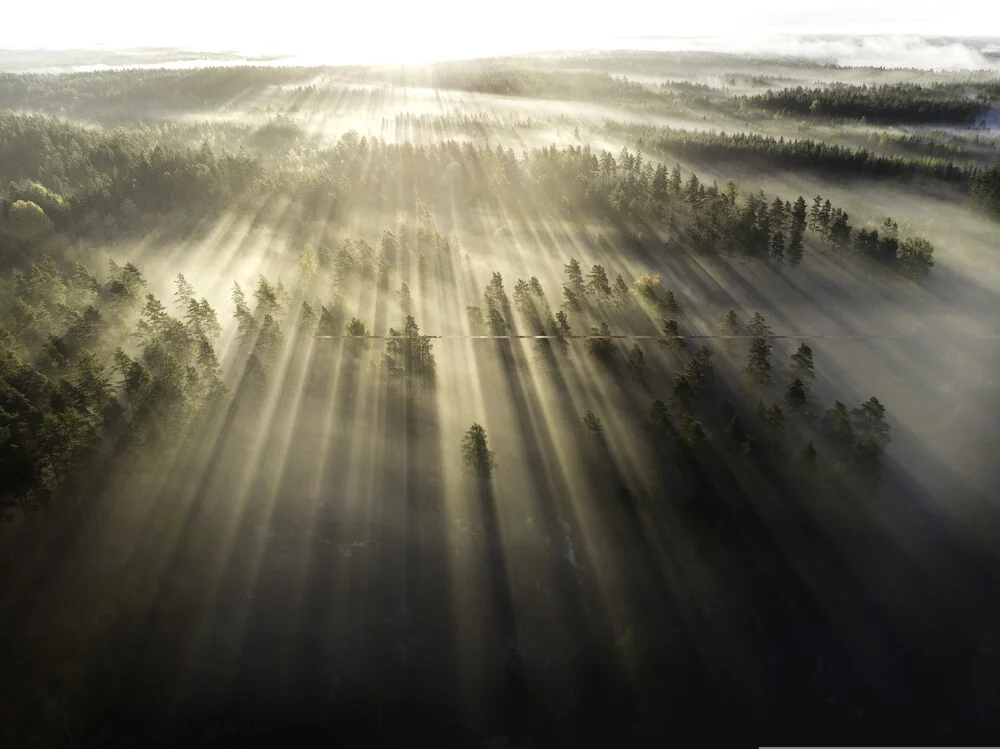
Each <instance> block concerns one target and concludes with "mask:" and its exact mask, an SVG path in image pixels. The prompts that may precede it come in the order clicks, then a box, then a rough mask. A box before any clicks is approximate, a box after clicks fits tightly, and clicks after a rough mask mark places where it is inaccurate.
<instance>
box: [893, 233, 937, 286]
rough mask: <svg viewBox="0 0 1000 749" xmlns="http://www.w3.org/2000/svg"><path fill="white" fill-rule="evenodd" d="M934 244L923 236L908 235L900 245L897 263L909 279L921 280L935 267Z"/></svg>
mask: <svg viewBox="0 0 1000 749" xmlns="http://www.w3.org/2000/svg"><path fill="white" fill-rule="evenodd" d="M933 254H934V245H932V244H931V243H930V242H928V241H927V240H926V239H924V238H923V237H908V238H907V239H904V240H903V241H902V243H901V244H900V246H899V257H898V259H897V261H896V262H897V265H898V268H899V272H900V273H902V274H903V275H904V276H906V277H907V278H909V279H912V280H914V281H921V280H923V279H925V278H927V276H929V275H930V272H931V268H933V267H934V260H933V259H932V255H933Z"/></svg>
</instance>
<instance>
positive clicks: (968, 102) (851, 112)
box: [740, 83, 996, 124]
mask: <svg viewBox="0 0 1000 749" xmlns="http://www.w3.org/2000/svg"><path fill="white" fill-rule="evenodd" d="M969 89H970V87H968V86H965V85H962V84H955V83H938V84H933V85H929V86H921V85H917V84H914V83H891V84H883V85H879V86H868V85H866V84H862V85H860V86H857V85H849V84H844V83H835V84H832V85H830V86H827V87H825V88H803V87H801V86H797V87H795V88H783V89H780V90H778V91H765V92H764V93H761V94H754V95H752V96H745V97H740V98H741V99H742V100H745V101H746V102H747V103H748V104H751V105H753V106H756V107H761V108H763V109H766V110H768V111H771V112H782V113H787V114H791V115H795V116H802V117H804V116H807V115H820V116H825V117H848V118H853V119H859V118H861V117H864V118H865V119H867V120H876V121H893V122H935V121H936V122H953V123H961V124H974V123H975V121H976V117H977V116H979V115H980V114H981V113H982V112H983V111H984V110H985V109H986V107H987V105H988V104H987V102H988V100H989V99H990V98H993V97H995V96H996V91H995V90H994V89H993V88H989V87H987V88H980V89H979V91H978V93H979V94H980V97H979V98H978V99H974V98H971V97H970V95H969Z"/></svg>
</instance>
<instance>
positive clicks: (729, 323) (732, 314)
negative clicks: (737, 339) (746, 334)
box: [715, 309, 740, 336]
mask: <svg viewBox="0 0 1000 749" xmlns="http://www.w3.org/2000/svg"><path fill="white" fill-rule="evenodd" d="M715 329H716V330H718V331H719V332H720V333H722V334H723V335H728V336H735V335H739V333H740V323H739V320H738V319H737V317H736V310H734V309H729V310H726V314H725V315H723V316H722V322H721V323H719V324H718V325H717V326H716V328H715Z"/></svg>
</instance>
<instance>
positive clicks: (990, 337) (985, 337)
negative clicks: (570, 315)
mask: <svg viewBox="0 0 1000 749" xmlns="http://www.w3.org/2000/svg"><path fill="white" fill-rule="evenodd" d="M410 337H411V336H407V335H315V336H313V338H314V339H316V340H348V339H367V340H396V339H406V338H410ZM413 337H419V338H433V339H435V340H499V341H510V340H554V341H559V340H563V341H565V340H597V339H600V340H606V339H616V340H646V341H669V340H753V339H757V338H764V339H768V340H775V339H777V340H783V339H794V340H820V339H834V340H865V339H877V340H917V339H921V338H923V339H935V338H938V339H940V338H944V339H948V338H957V339H965V340H972V341H997V340H1000V334H979V335H977V334H973V333H909V334H900V335H889V334H879V333H874V334H872V333H834V334H828V335H822V334H789V335H775V334H772V335H721V334H719V335H695V334H690V335H637V334H625V335H562V336H560V335H424V334H422V333H421V334H420V335H418V336H413Z"/></svg>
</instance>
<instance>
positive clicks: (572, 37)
mask: <svg viewBox="0 0 1000 749" xmlns="http://www.w3.org/2000/svg"><path fill="white" fill-rule="evenodd" d="M812 5H815V6H816V7H809V6H810V4H809V3H804V2H802V0H796V1H792V0H758V1H757V2H747V1H746V0H740V1H736V0H712V2H706V3H695V2H682V3H670V2H667V0H614V1H613V2H608V1H607V0H603V1H601V2H596V1H594V0H576V2H573V3H551V2H550V3H545V2H541V1H540V0H534V1H531V0H503V2H499V3H496V4H495V5H491V4H487V3H479V2H470V1H469V0H419V1H418V0H378V1H377V2H374V3H358V2H354V3H350V4H344V3H339V2H329V3H317V2H315V0H281V2H277V3H276V2H273V0H269V1H268V2H263V1H262V0H241V2H231V1H229V0H227V1H226V2H219V1H217V0H170V2H166V3H155V4H145V3H136V2H134V0H89V1H88V2H80V0H48V1H47V2H46V3H45V13H44V18H43V19H36V21H35V22H33V23H26V24H2V25H0V48H6V49H25V48H48V49H65V48H81V47H89V46H94V45H102V46H108V47H114V48H123V47H137V46H180V47H187V48H192V49H199V50H205V51H215V52H220V51H234V52H240V53H243V54H262V53H284V54H296V55H303V56H322V57H326V58H328V59H330V60H331V61H337V62H352V61H356V62H374V61H379V60H387V61H409V60H420V59H442V58H445V57H485V56H492V55H499V54H514V53H519V52H530V51H541V50H551V49H558V48H586V47H600V48H608V47H618V48H622V47H630V46H641V45H640V44H639V43H637V42H635V41H630V40H628V39H621V40H620V42H618V41H616V40H615V38H616V37H618V38H621V37H639V36H649V35H657V36H698V35H701V36H709V35H711V36H722V37H726V38H727V39H728V40H729V42H730V43H734V44H737V45H738V44H739V43H740V41H741V40H744V42H745V40H746V39H747V38H753V37H760V36H762V35H763V36H767V35H771V34H775V33H790V34H803V33H807V34H815V33H827V34H844V33H847V34H890V35H900V34H925V35H926V34H933V35H993V36H1000V3H990V2H988V1H987V0H953V1H952V2H947V3H945V2H940V0H935V2H926V0H868V1H867V2H859V1H858V0H844V1H843V2H840V1H839V0H838V1H837V2H833V3H828V4H824V5H822V6H820V5H818V4H812ZM154 8H155V9H156V10H153V9H154ZM647 46H648V45H647Z"/></svg>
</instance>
